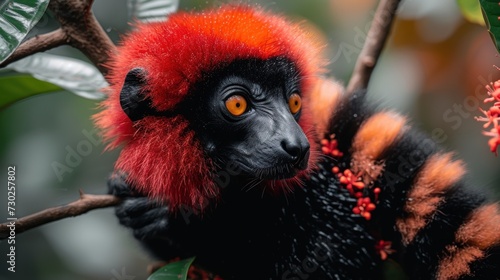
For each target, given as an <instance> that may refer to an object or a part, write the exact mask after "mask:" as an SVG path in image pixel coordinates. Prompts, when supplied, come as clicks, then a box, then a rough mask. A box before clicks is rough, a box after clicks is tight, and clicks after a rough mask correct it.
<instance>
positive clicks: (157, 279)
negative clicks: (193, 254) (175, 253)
mask: <svg viewBox="0 0 500 280" xmlns="http://www.w3.org/2000/svg"><path fill="white" fill-rule="evenodd" d="M193 261H194V258H190V259H186V260H182V261H178V262H174V263H169V264H167V265H166V266H164V267H162V268H160V269H158V270H157V271H155V273H153V274H151V276H149V277H148V279H147V280H186V279H187V274H188V270H189V267H190V266H191V264H192V263H193Z"/></svg>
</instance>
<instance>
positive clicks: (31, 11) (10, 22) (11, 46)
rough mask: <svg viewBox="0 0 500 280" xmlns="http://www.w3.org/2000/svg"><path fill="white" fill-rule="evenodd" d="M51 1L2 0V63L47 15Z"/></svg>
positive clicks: (0, 36) (0, 14)
mask: <svg viewBox="0 0 500 280" xmlns="http://www.w3.org/2000/svg"><path fill="white" fill-rule="evenodd" d="M48 4H49V0H2V1H1V2H0V63H1V62H3V61H4V60H5V59H7V57H9V56H10V55H11V54H12V52H14V50H15V49H16V48H17V47H18V46H19V44H21V42H22V40H23V39H24V37H26V35H27V34H28V32H29V31H30V30H31V29H32V28H33V26H35V24H36V23H37V22H38V21H39V20H40V18H41V17H42V16H43V14H44V13H45V9H47V5H48Z"/></svg>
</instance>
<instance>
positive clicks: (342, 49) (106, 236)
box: [0, 0, 500, 280]
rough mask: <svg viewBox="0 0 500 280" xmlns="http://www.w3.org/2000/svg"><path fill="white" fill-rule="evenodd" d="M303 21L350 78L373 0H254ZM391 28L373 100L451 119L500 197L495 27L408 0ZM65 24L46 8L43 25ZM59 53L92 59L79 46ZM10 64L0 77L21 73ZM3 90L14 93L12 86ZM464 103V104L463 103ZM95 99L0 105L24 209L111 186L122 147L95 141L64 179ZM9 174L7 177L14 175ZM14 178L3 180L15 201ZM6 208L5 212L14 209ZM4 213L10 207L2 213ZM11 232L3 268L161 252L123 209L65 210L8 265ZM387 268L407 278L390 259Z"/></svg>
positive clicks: (34, 270) (109, 6)
mask: <svg viewBox="0 0 500 280" xmlns="http://www.w3.org/2000/svg"><path fill="white" fill-rule="evenodd" d="M223 2H227V1H205V0H203V1H195V0H183V1H181V6H180V9H181V10H191V9H196V10H199V9H202V8H204V7H207V6H208V7H212V6H218V5H220V4H221V3H223ZM247 2H251V3H254V2H255V3H260V4H261V5H262V6H263V7H265V8H266V9H270V10H273V11H276V12H278V13H281V14H284V15H287V16H288V17H291V18H293V19H296V20H307V21H308V22H310V23H312V24H313V25H314V26H315V27H316V28H317V29H318V30H319V32H321V33H322V34H324V37H325V40H326V42H328V52H329V54H330V56H329V57H331V58H332V59H331V61H330V69H331V73H332V76H334V77H336V78H337V79H338V80H340V81H341V82H344V83H347V81H348V79H349V76H350V73H351V71H352V69H353V66H354V63H355V60H356V58H357V55H358V54H359V52H360V50H361V47H362V43H363V42H364V38H365V36H366V31H367V28H368V27H369V21H370V20H371V19H372V17H373V13H374V7H375V5H376V1H374V0H354V1H353V0H350V1H347V0H313V1H299V0H286V1H285V0H282V1H273V2H267V1H247ZM93 10H94V13H95V15H96V17H97V18H98V20H99V21H100V23H101V24H102V26H103V27H104V29H105V30H106V32H108V34H109V35H110V36H111V37H112V39H113V40H114V41H115V42H117V41H118V40H119V37H120V35H122V34H124V33H125V32H127V30H129V29H130V26H129V25H128V23H127V21H128V20H129V17H128V13H127V7H126V1H123V0H96V1H95V3H94V6H93ZM397 16H398V19H397V21H396V24H395V28H394V30H393V33H392V36H391V39H390V41H389V42H388V45H387V47H386V49H385V51H384V53H383V55H382V58H381V60H380V63H379V64H378V66H377V68H376V70H375V73H374V75H373V78H372V81H371V84H370V87H369V89H370V92H371V93H370V98H371V99H372V100H373V101H374V102H379V103H381V104H382V105H384V106H386V107H389V108H394V109H396V110H398V111H400V112H403V113H404V114H407V115H409V116H410V119H411V120H412V123H413V124H414V126H416V127H418V128H420V129H422V130H424V131H426V132H428V133H429V134H430V133H432V132H433V131H435V130H436V129H439V130H442V131H443V132H444V134H445V135H446V140H445V141H444V142H443V143H442V145H443V146H444V147H445V148H446V149H449V150H455V151H456V152H457V154H458V155H459V156H460V157H461V158H463V159H464V160H465V161H466V162H467V163H468V169H469V170H470V176H469V179H470V181H472V182H474V186H475V187H477V188H480V189H484V190H485V191H487V192H491V195H492V196H495V197H497V198H499V197H500V172H499V170H500V159H499V158H496V157H495V156H494V155H493V154H491V153H490V152H489V150H488V146H487V138H486V137H485V136H483V135H481V130H482V127H481V124H479V123H477V122H475V121H474V119H473V117H474V116H475V115H479V112H478V110H477V106H478V104H481V103H482V100H479V99H478V98H477V97H476V96H478V95H481V94H483V95H484V92H485V89H484V85H485V84H486V83H487V82H490V81H494V80H496V79H499V78H500V71H498V70H497V69H495V68H494V67H493V65H495V64H496V65H498V64H500V63H499V62H500V60H499V59H498V56H497V53H496V50H495V48H494V45H493V43H492V42H491V39H490V38H489V35H488V33H487V31H486V29H485V28H484V27H482V26H479V25H474V24H471V23H468V22H466V21H465V20H464V19H463V16H462V15H461V14H460V11H459V9H458V6H457V4H456V2H455V0H440V1H435V0H409V1H403V3H402V6H401V9H400V11H399V12H398V15H397ZM56 27H57V23H56V22H55V20H54V19H53V18H52V16H51V15H50V14H46V15H45V16H44V17H43V18H42V20H41V21H40V22H39V23H38V25H37V26H36V27H35V29H34V30H33V32H32V33H33V34H37V33H45V32H47V31H51V30H53V29H54V28H56ZM49 53H54V54H59V55H64V56H70V57H75V58H80V59H83V60H86V58H85V57H84V56H83V55H82V54H81V53H79V52H78V51H76V50H74V49H72V48H70V47H60V48H57V49H54V50H51V51H49ZM10 74H12V73H10V72H8V71H0V76H4V75H10ZM0 94H8V93H6V92H2V93H0ZM460 107H462V108H463V109H462V110H459V109H458V108H460ZM96 111H97V110H96V102H95V101H91V100H87V99H83V98H81V97H78V96H75V95H73V94H71V93H68V92H58V93H52V94H46V95H41V96H37V97H34V98H30V99H27V100H24V101H22V102H19V103H16V104H15V105H13V106H11V107H9V108H7V109H6V110H3V111H1V112H0V128H1V129H0V130H1V131H2V133H1V135H0V155H1V159H0V163H1V164H0V166H2V170H3V171H2V172H0V182H7V180H6V174H7V166H9V165H16V167H17V201H16V203H17V207H16V210H17V213H16V214H17V217H21V216H25V215H28V214H30V213H33V212H37V211H40V210H42V209H45V208H47V207H51V206H57V205H61V204H65V203H68V202H71V201H73V200H76V199H77V198H78V190H79V189H82V190H84V191H85V192H86V193H97V194H100V193H105V192H106V179H107V176H108V175H109V174H110V172H111V171H112V169H113V163H114V160H115V159H116V157H117V154H118V152H117V151H113V152H104V151H103V150H104V145H103V144H98V145H93V144H92V145H91V147H92V151H91V152H89V154H88V155H87V156H84V157H82V159H81V162H80V163H79V164H78V165H77V166H76V167H74V168H71V172H67V173H64V174H63V176H62V180H59V179H58V177H57V176H56V173H55V172H54V170H53V167H52V165H53V164H54V163H55V162H59V163H61V164H65V161H66V156H67V154H68V151H69V150H76V149H77V148H78V146H79V145H87V144H82V143H84V142H85V141H87V142H89V140H88V139H87V137H86V136H85V134H84V132H83V131H89V132H91V131H92V130H93V124H92V122H91V121H90V116H91V115H92V114H94V113H95V112H96ZM4 185H5V184H4ZM6 193H7V189H6V187H5V188H1V189H0V197H1V200H0V205H6V202H7V199H6V197H7V194H6ZM6 210H7V209H6V207H3V206H2V207H0V217H7V214H6ZM1 220H2V221H3V220H4V218H1ZM7 248H8V246H7V244H6V242H4V241H3V242H0V263H1V265H0V279H1V280H4V279H41V280H45V279H47V280H59V279H61V280H62V279H73V280H79V279H95V280H101V279H102V280H110V279H112V280H122V279H126V280H133V279H146V277H147V276H146V266H147V265H148V264H149V263H151V259H150V258H149V257H148V256H147V254H146V253H145V252H143V251H142V249H141V248H140V246H139V245H138V244H137V243H136V242H135V240H134V239H133V237H132V236H131V234H130V232H129V231H127V230H126V229H125V228H122V227H121V226H119V225H118V222H117V220H116V218H115V217H114V213H113V209H104V210H96V211H92V212H91V213H89V214H86V215H83V216H80V217H76V218H72V219H65V220H62V221H58V222H56V223H52V224H49V225H45V226H43V227H40V228H37V229H34V230H31V231H29V232H26V233H23V234H20V235H18V236H17V238H16V256H17V258H16V273H15V274H13V273H11V272H8V271H7V270H6V268H7V265H6V254H7ZM387 278H388V279H402V276H401V275H399V274H398V273H397V270H396V271H395V270H394V269H391V270H390V272H389V275H388V277H387Z"/></svg>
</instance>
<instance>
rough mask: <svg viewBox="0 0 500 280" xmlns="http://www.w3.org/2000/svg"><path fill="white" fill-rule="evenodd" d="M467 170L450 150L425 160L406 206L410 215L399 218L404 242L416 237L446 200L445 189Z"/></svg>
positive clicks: (397, 222) (398, 221)
mask: <svg viewBox="0 0 500 280" xmlns="http://www.w3.org/2000/svg"><path fill="white" fill-rule="evenodd" d="M464 173H465V168H464V165H463V163H462V162H461V161H453V159H452V154H451V153H447V154H436V155H433V156H432V157H431V158H430V159H429V160H428V161H427V162H426V163H425V165H424V166H423V168H422V170H421V171H420V172H419V174H418V175H417V178H416V180H415V183H414V185H413V188H412V189H411V190H410V192H409V194H408V201H407V203H406V206H405V209H404V210H405V212H406V213H407V214H408V216H407V217H405V218H403V219H399V220H397V221H396V225H397V227H398V229H399V231H400V232H401V235H402V238H403V240H402V241H403V244H408V243H410V242H411V241H412V240H413V238H415V235H417V233H418V232H419V231H420V230H421V229H422V228H423V227H424V226H425V225H426V224H427V220H428V219H429V217H431V216H432V214H433V213H434V212H435V211H436V209H437V207H438V205H439V203H441V201H442V200H443V193H444V191H445V190H446V189H448V188H450V187H451V186H452V185H453V184H455V183H456V182H457V181H458V180H460V178H461V177H462V176H463V175H464Z"/></svg>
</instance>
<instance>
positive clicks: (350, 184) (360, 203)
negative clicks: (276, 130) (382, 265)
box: [321, 134, 395, 260]
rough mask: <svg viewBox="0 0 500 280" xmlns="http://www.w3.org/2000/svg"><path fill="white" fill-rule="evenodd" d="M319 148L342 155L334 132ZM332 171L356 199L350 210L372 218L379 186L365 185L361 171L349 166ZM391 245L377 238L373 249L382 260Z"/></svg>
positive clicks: (336, 155)
mask: <svg viewBox="0 0 500 280" xmlns="http://www.w3.org/2000/svg"><path fill="white" fill-rule="evenodd" d="M321 150H322V151H323V153H324V154H325V155H328V156H332V157H333V158H341V157H342V156H343V155H344V154H343V153H342V152H341V151H340V150H339V149H338V141H337V140H336V139H335V135H334V134H332V135H330V137H329V139H323V140H321ZM332 172H333V173H334V174H335V175H336V176H337V177H338V178H339V182H340V184H342V186H344V187H345V188H346V189H347V191H349V193H350V194H351V195H352V196H353V197H355V198H357V199H358V200H357V202H356V205H355V206H354V208H353V209H352V212H353V213H354V214H358V215H360V216H362V217H363V218H365V219H366V220H367V221H369V220H370V219H371V218H372V214H371V212H372V211H373V210H375V209H376V208H377V206H376V204H377V203H378V196H379V194H380V188H378V187H375V188H373V187H371V186H367V185H366V184H365V183H364V182H363V179H362V178H363V176H362V175H363V174H362V172H359V173H357V174H355V173H353V172H352V171H351V169H349V168H346V169H344V170H342V171H341V170H340V168H339V167H338V166H334V167H333V168H332ZM370 192H371V193H372V194H373V195H372V197H373V201H372V199H371V197H370V195H369V193H370ZM391 246H392V243H391V242H390V241H385V240H379V241H378V242H377V243H376V244H375V250H376V251H377V252H378V253H379V255H380V258H381V259H382V260H386V259H387V257H388V255H389V254H392V253H394V252H395V251H394V250H393V249H392V248H391Z"/></svg>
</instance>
